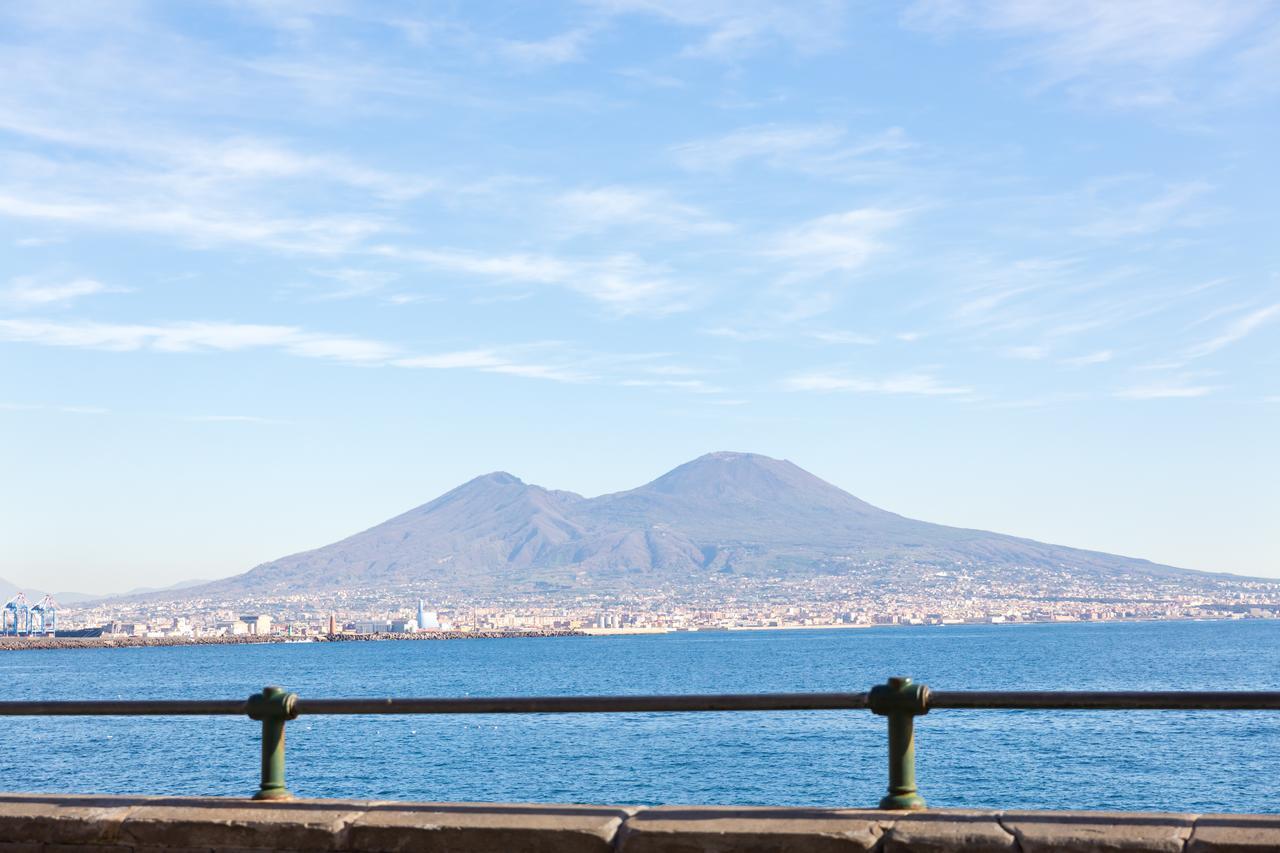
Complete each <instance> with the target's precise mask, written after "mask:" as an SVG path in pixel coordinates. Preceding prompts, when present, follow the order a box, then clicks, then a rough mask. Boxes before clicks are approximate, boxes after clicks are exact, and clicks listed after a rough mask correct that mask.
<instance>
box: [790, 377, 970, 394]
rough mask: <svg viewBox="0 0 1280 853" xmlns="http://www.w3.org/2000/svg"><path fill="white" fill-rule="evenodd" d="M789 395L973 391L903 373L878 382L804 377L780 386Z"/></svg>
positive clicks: (858, 378)
mask: <svg viewBox="0 0 1280 853" xmlns="http://www.w3.org/2000/svg"><path fill="white" fill-rule="evenodd" d="M783 387H784V388H785V389H787V390H789V391H828V392H830V391H849V392H854V393H859V394H907V395H918V396H926V397H937V396H943V397H949V396H958V395H969V394H972V393H973V389H972V388H966V387H963V386H959V385H948V384H946V383H945V382H943V381H942V380H940V379H938V378H937V377H935V376H932V375H930V374H927V373H906V374H900V375H897V376H889V377H885V378H881V379H868V378H864V377H855V376H846V375H841V374H836V373H806V374H801V375H798V376H792V377H790V378H788V379H786V380H785V381H784V382H783Z"/></svg>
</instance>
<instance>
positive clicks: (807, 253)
mask: <svg viewBox="0 0 1280 853" xmlns="http://www.w3.org/2000/svg"><path fill="white" fill-rule="evenodd" d="M905 217H906V212H905V211H902V210H887V209H884V208H875V207H866V208H861V209H858V210H850V211H846V212H844V213H833V214H830V215H827V216H820V217H818V218H817V219H811V220H809V221H808V222H805V223H802V224H801V225H798V226H796V227H794V228H792V229H790V230H788V231H786V232H784V233H782V234H781V235H780V236H779V237H778V238H777V239H776V240H775V241H774V243H773V245H772V247H770V248H769V249H768V250H767V254H769V255H770V256H772V257H775V258H779V259H782V260H784V261H786V262H787V264H788V268H789V274H791V275H796V276H809V275H823V274H825V273H830V272H853V271H855V270H857V269H859V268H861V267H863V266H865V265H866V264H867V262H868V261H870V260H871V258H872V257H873V256H874V255H876V254H877V253H879V252H882V251H884V250H885V249H886V248H887V244H886V241H885V235H887V234H888V233H889V232H890V231H892V230H893V229H894V228H896V227H898V226H899V225H900V224H901V223H902V222H903V220H904V219H905Z"/></svg>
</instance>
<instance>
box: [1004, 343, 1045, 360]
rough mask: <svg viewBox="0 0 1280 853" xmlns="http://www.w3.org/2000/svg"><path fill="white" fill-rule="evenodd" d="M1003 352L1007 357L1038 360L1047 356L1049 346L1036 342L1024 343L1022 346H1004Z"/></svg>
mask: <svg viewBox="0 0 1280 853" xmlns="http://www.w3.org/2000/svg"><path fill="white" fill-rule="evenodd" d="M1004 354H1005V355H1006V356H1008V357H1009V358H1016V359H1020V360H1022V361H1040V360H1041V359H1044V358H1047V357H1048V355H1049V348H1048V347H1046V346H1042V345H1038V344H1024V345H1022V346H1015V347H1005V349H1004Z"/></svg>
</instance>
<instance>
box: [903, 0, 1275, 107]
mask: <svg viewBox="0 0 1280 853" xmlns="http://www.w3.org/2000/svg"><path fill="white" fill-rule="evenodd" d="M1268 8H1269V7H1268V4H1266V3H1264V2H1258V0H1238V2H1231V3H1222V2H1217V0H1124V2H1116V0H1077V1H1076V2H1073V3H1070V4H1067V5H1063V4H1062V3H1058V2H1055V1H1054V0H917V2H915V3H913V4H912V5H911V6H910V7H909V8H908V9H907V11H906V13H905V14H904V20H905V21H906V22H907V23H908V24H909V25H913V26H916V27H919V28H922V29H929V30H934V31H938V32H947V31H951V30H955V29H958V28H976V29H979V30H985V31H987V32H990V33H994V34H997V35H1002V36H1007V37H1012V38H1016V39H1021V40H1022V46H1021V47H1020V48H1018V49H1016V50H1015V51H1014V52H1013V59H1014V61H1015V62H1017V63H1018V64H1020V65H1027V66H1033V67H1036V68H1039V69H1040V71H1041V73H1042V74H1043V75H1044V77H1045V79H1046V81H1047V82H1048V83H1049V84H1050V85H1056V84H1066V83H1079V84H1085V85H1086V86H1087V88H1088V90H1089V91H1091V92H1094V93H1101V94H1102V96H1103V97H1104V98H1105V100H1106V101H1107V102H1108V103H1110V104H1111V105H1113V106H1120V107H1151V106H1164V105H1167V104H1171V103H1173V102H1175V101H1177V100H1179V99H1180V96H1181V91H1182V90H1186V89H1191V88H1195V86H1196V84H1197V83H1199V82H1200V81H1199V80H1196V79H1195V78H1196V77H1197V76H1200V77H1203V76H1204V75H1194V74H1190V75H1188V76H1189V77H1190V78H1191V79H1186V78H1184V77H1182V76H1181V75H1182V74H1184V73H1185V72H1186V70H1187V69H1188V68H1189V67H1192V66H1193V65H1194V64H1195V63H1197V62H1200V61H1204V60H1207V59H1211V58H1212V57H1213V56H1214V55H1215V54H1216V53H1219V52H1222V51H1232V52H1240V53H1242V52H1243V51H1242V50H1241V48H1240V47H1239V45H1238V43H1237V42H1238V41H1239V38H1238V37H1239V36H1241V35H1243V34H1246V33H1248V32H1249V31H1250V29H1251V28H1252V27H1253V26H1255V25H1256V22H1257V21H1258V19H1259V17H1260V16H1261V15H1263V14H1265V13H1266V11H1267V10H1268Z"/></svg>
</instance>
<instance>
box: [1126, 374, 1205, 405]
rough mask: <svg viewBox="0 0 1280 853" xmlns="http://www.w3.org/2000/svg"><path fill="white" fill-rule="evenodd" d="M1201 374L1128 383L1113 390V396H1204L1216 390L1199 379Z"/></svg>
mask: <svg viewBox="0 0 1280 853" xmlns="http://www.w3.org/2000/svg"><path fill="white" fill-rule="evenodd" d="M1200 376H1202V374H1183V375H1181V376H1175V377H1171V378H1169V379H1165V380H1160V381H1156V382H1148V383H1143V384H1140V385H1130V386H1129V387H1127V388H1122V389H1120V390H1119V391H1116V392H1115V396H1117V397H1123V398H1125V399H1128V400H1166V399H1183V398H1192V397H1204V396H1206V395H1208V394H1212V393H1213V392H1214V391H1217V390H1218V387H1217V386H1215V385H1207V384H1205V383H1204V382H1203V381H1201V380H1200Z"/></svg>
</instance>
